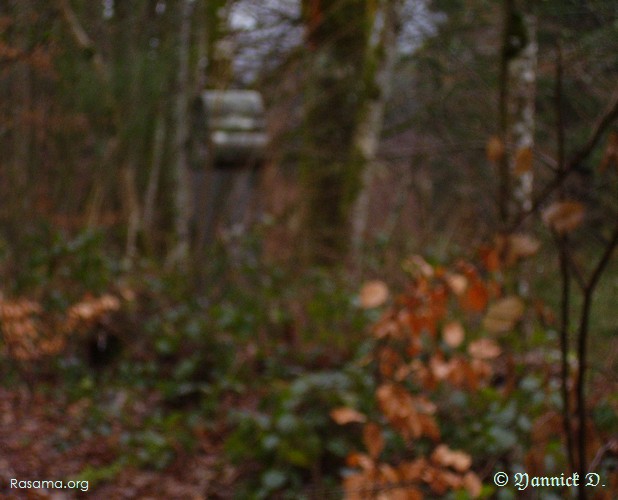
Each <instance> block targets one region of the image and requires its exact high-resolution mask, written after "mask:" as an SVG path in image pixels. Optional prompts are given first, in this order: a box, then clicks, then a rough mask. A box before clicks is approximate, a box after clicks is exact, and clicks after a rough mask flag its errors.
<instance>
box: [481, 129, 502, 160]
mask: <svg viewBox="0 0 618 500" xmlns="http://www.w3.org/2000/svg"><path fill="white" fill-rule="evenodd" d="M485 153H486V155H487V159H488V160H489V161H491V162H493V163H498V162H499V161H500V160H501V159H502V157H503V156H504V143H503V142H502V139H500V137H498V136H497V135H494V136H491V137H490V138H489V140H488V141H487V145H486V146H485Z"/></svg>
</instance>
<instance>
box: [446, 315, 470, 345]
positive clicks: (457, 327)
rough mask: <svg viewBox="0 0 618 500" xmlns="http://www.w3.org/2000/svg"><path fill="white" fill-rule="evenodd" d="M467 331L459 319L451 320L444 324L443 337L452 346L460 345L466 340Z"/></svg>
mask: <svg viewBox="0 0 618 500" xmlns="http://www.w3.org/2000/svg"><path fill="white" fill-rule="evenodd" d="M465 335H466V334H465V331H464V328H463V326H461V323H460V322H459V321H451V322H450V323H447V324H446V325H444V328H443V329H442V338H443V339H444V342H445V343H446V345H448V346H449V347H452V348H456V347H459V346H460V345H461V343H462V342H463V341H464V337H465Z"/></svg>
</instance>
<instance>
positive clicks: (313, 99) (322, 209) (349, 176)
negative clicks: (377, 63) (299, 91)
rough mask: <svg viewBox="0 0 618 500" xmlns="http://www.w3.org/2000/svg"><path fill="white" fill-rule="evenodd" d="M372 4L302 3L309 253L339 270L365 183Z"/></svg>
mask: <svg viewBox="0 0 618 500" xmlns="http://www.w3.org/2000/svg"><path fill="white" fill-rule="evenodd" d="M369 4H370V2H369V1H368V0H304V1H303V10H304V18H305V23H306V43H307V46H308V55H307V57H308V65H307V68H308V78H307V89H306V93H305V123H304V139H305V143H304V145H305V157H304V160H303V163H302V182H303V189H304V196H305V206H304V209H305V233H304V252H305V256H306V257H307V258H308V259H309V260H310V261H312V262H317V263H320V264H324V265H333V264H335V263H336V262H338V261H340V259H341V258H342V256H344V255H345V253H346V250H347V247H348V242H349V238H350V228H349V214H350V210H351V207H352V206H353V205H354V200H355V199H356V195H357V193H358V189H359V186H360V184H361V169H360V168H359V165H358V162H353V161H351V159H352V152H353V142H354V134H355V131H356V124H357V118H358V114H359V110H360V108H361V103H362V101H363V92H364V85H363V72H364V59H365V53H366V47H367V41H368V35H369V29H368V25H369V22H368V19H369V15H370V11H369Z"/></svg>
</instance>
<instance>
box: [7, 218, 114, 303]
mask: <svg viewBox="0 0 618 500" xmlns="http://www.w3.org/2000/svg"><path fill="white" fill-rule="evenodd" d="M105 236H106V235H105V233H104V232H103V231H97V230H89V229H87V230H84V231H82V232H80V233H78V234H77V235H75V236H72V237H70V236H68V235H67V234H65V233H64V232H61V231H56V230H54V229H52V228H51V227H49V226H47V225H45V226H42V227H41V228H40V230H37V231H32V232H29V233H27V234H26V237H25V240H24V242H23V245H24V246H26V247H27V248H29V249H30V251H29V252H28V253H27V254H25V256H23V257H20V258H19V264H20V266H19V273H18V274H17V275H16V276H15V277H14V280H13V286H12V291H13V293H15V294H20V293H32V292H36V291H37V290H44V291H46V292H47V293H48V294H49V299H50V300H51V302H52V304H53V303H56V304H57V305H64V306H66V305H67V304H68V301H69V300H70V299H73V300H75V299H77V298H80V296H81V295H83V294H84V293H86V292H88V293H91V294H100V293H102V292H104V291H106V290H108V289H109V288H110V286H111V285H112V284H113V283H114V281H115V279H116V278H117V277H118V276H119V275H120V272H121V270H122V268H121V266H120V263H119V260H118V259H117V258H116V257H115V256H114V255H113V254H111V253H110V250H109V249H108V248H106V245H105V241H106V240H105Z"/></svg>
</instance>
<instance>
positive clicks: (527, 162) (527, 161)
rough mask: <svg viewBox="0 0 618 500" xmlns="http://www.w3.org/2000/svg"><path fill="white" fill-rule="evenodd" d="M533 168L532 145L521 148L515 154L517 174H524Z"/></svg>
mask: <svg viewBox="0 0 618 500" xmlns="http://www.w3.org/2000/svg"><path fill="white" fill-rule="evenodd" d="M530 170H532V149H531V148H530V147H525V148H520V149H518V150H517V153H516V154H515V168H514V169H513V173H514V174H515V175H522V174H525V173H526V172H529V171H530Z"/></svg>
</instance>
